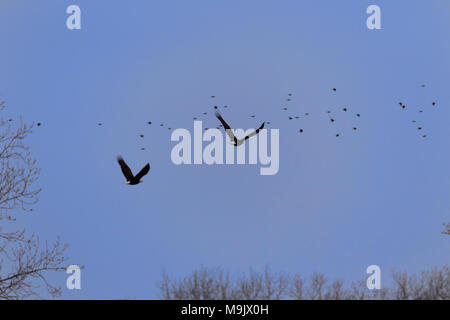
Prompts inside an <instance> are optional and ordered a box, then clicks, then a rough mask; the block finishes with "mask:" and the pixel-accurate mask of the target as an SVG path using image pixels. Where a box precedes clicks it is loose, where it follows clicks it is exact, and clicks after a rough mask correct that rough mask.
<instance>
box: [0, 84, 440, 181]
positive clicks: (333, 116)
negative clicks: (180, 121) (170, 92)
mask: <svg viewBox="0 0 450 320" xmlns="http://www.w3.org/2000/svg"><path fill="white" fill-rule="evenodd" d="M425 87H426V85H425V84H422V85H421V88H425ZM331 90H332V91H333V92H337V88H332V89H331ZM215 98H216V96H214V95H212V96H211V99H213V100H215ZM292 100H293V94H292V93H290V92H289V93H288V94H287V97H286V103H288V104H289V103H291V102H292ZM398 105H399V106H400V108H401V109H402V110H414V108H410V107H408V106H407V105H406V104H405V103H404V102H402V101H400V102H398ZM430 105H431V107H436V106H437V103H436V102H435V101H432V102H431V103H430ZM3 107H4V102H0V110H1V109H2V108H3ZM228 108H229V106H228V105H224V106H221V107H219V106H218V105H217V104H214V103H213V109H214V111H215V112H214V114H215V116H216V118H217V120H219V121H218V123H217V126H216V127H215V128H216V129H219V130H220V129H224V130H225V132H226V133H227V135H228V136H229V138H230V140H231V143H232V144H234V145H235V146H239V145H241V144H242V143H243V142H244V141H245V140H247V139H248V138H250V137H252V136H254V135H257V134H258V133H259V131H260V130H261V129H262V128H264V125H265V124H267V125H270V124H271V122H270V121H266V122H263V124H262V125H261V126H260V127H259V128H258V129H257V130H255V131H254V132H252V133H251V134H250V135H248V136H246V137H243V138H241V139H239V138H237V137H235V136H234V135H233V134H232V133H231V132H230V130H227V129H231V128H232V127H231V126H229V125H228V124H227V122H225V120H224V119H223V117H222V115H221V114H220V112H219V111H225V110H227V109H228ZM291 109H292V108H290V107H288V106H286V105H285V106H282V107H281V112H282V113H284V114H285V115H284V116H283V117H284V118H285V119H286V121H292V122H293V123H296V122H295V121H296V120H299V119H307V118H309V117H310V115H311V113H310V112H303V113H302V114H299V113H298V114H296V113H295V112H294V113H291ZM416 111H417V114H422V113H423V112H424V108H423V107H419V108H418V109H417V110H416ZM338 112H339V114H338ZM325 114H326V115H327V117H328V120H329V124H330V125H331V126H333V128H335V129H336V130H335V133H334V135H335V137H336V138H339V137H341V136H342V133H343V132H342V129H341V130H338V127H337V126H336V123H337V122H338V121H337V118H339V115H340V114H346V115H347V116H350V117H352V119H354V121H357V119H358V118H361V113H359V112H356V111H353V108H351V107H349V106H343V107H341V108H340V109H338V110H334V111H331V110H326V111H325ZM202 115H203V116H207V115H208V112H207V111H205V112H202ZM249 117H250V118H251V119H254V118H256V114H250V115H249ZM192 119H193V120H199V117H197V116H194V117H193V118H192ZM419 119H420V118H415V117H414V118H413V119H411V122H412V123H413V124H415V125H416V126H417V130H418V131H419V132H420V133H421V137H422V138H427V136H428V135H427V133H425V132H424V131H425V130H424V126H423V125H422V124H420V121H419ZM8 121H12V119H9V120H8ZM352 121H353V120H352ZM97 124H98V126H99V127H100V126H102V125H103V123H102V122H98V123H97ZM146 124H147V126H153V125H154V124H153V122H152V121H147V123H146ZM36 125H37V126H38V127H39V126H41V123H40V122H37V124H36ZM164 126H165V124H164V123H159V127H161V128H162V127H164ZM167 129H168V130H169V131H170V130H172V128H171V127H167ZM204 130H205V131H206V130H209V128H204ZM297 130H298V134H300V135H302V134H304V133H305V131H306V130H305V128H302V127H301V126H298V127H297ZM350 130H351V131H353V132H357V131H358V126H357V125H352V126H351V129H350ZM138 136H139V138H141V139H143V138H144V137H145V135H144V133H140V134H138ZM140 150H142V151H144V150H146V148H145V147H143V146H142V147H140ZM121 167H122V168H124V167H125V166H124V161H123V159H121ZM127 175H128V177H127V181H128V180H129V179H128V178H129V177H130V174H127ZM133 182H136V181H133Z"/></svg>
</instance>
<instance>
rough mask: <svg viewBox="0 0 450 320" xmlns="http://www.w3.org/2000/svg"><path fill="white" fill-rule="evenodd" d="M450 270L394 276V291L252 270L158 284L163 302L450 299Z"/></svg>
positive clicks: (198, 274)
mask: <svg viewBox="0 0 450 320" xmlns="http://www.w3.org/2000/svg"><path fill="white" fill-rule="evenodd" d="M449 279H450V268H449V267H447V266H444V267H443V268H442V269H433V270H431V271H424V272H422V273H421V274H420V275H419V276H416V275H413V276H408V275H407V274H406V273H401V272H394V273H393V280H394V281H393V283H394V286H393V287H392V288H381V289H379V290H370V289H368V288H367V286H366V282H365V281H358V282H353V283H352V284H351V286H350V287H349V288H346V287H345V285H344V281H343V280H336V281H334V282H331V283H330V284H328V281H327V279H326V277H325V276H324V275H323V274H320V273H314V274H313V275H312V276H311V278H310V280H309V281H307V280H305V279H304V278H303V277H301V276H300V275H298V274H295V275H293V276H288V275H285V274H282V273H273V272H271V271H270V269H269V268H268V267H266V269H265V270H264V272H256V271H253V270H250V271H249V272H248V273H247V274H244V275H242V276H241V277H239V278H232V277H231V276H230V275H229V274H228V273H225V272H224V271H223V270H222V269H208V268H205V267H202V268H201V269H200V270H196V271H194V272H192V273H191V274H190V275H189V276H187V277H185V278H183V279H182V280H176V279H171V278H170V277H169V276H168V275H167V274H166V273H164V274H163V278H162V280H161V281H160V282H159V283H158V288H159V296H160V298H162V299H181V300H188V299H189V300H190V299H192V300H201V299H208V300H216V299H217V300H221V299H222V300H223V299H226V300H233V299H241V300H258V299H264V300H273V299H298V300H301V299H305V300H306V299H310V300H323V299H326V300H385V299H396V300H403V299H427V300H434V299H442V300H448V299H450V295H449V291H450V280H449Z"/></svg>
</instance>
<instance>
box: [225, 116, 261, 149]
mask: <svg viewBox="0 0 450 320" xmlns="http://www.w3.org/2000/svg"><path fill="white" fill-rule="evenodd" d="M216 117H217V119H219V121H220V122H221V123H222V125H223V127H224V128H225V131H226V133H227V135H228V136H229V137H230V139H231V142H230V143H231V144H232V145H234V146H235V147H238V146H240V145H241V144H243V143H244V142H245V140H247V139H249V138H251V137H253V136H255V135H257V134H258V133H259V131H260V130H261V129H263V128H264V123H265V122H263V123H262V125H261V126H260V127H259V128H258V129H256V130H255V131H253V132H252V133H250V134H249V135H248V136H245V137H244V138H243V139H238V138H236V136H235V135H234V134H233V131H232V130H231V127H230V126H229V125H228V123H226V122H225V120H223V118H222V116H221V115H220V113H218V112H216Z"/></svg>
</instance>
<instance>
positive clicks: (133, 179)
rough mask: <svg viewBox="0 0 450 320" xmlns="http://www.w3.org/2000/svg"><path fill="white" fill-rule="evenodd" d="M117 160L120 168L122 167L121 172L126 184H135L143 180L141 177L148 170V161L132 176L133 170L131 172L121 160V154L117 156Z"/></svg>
mask: <svg viewBox="0 0 450 320" xmlns="http://www.w3.org/2000/svg"><path fill="white" fill-rule="evenodd" d="M117 162H118V163H119V165H120V169H122V173H123V175H124V176H125V179H126V180H127V182H126V184H129V185H136V184H139V183H142V182H144V180H141V178H142V177H143V176H145V175H146V174H147V173H148V172H149V171H150V163H147V164H146V165H145V167H144V168H142V169H141V171H139V173H138V174H137V175H135V176H134V175H133V172H131V169H130V168H129V167H128V166H127V164H126V163H125V160H123V158H122V157H121V156H118V157H117Z"/></svg>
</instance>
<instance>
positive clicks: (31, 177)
mask: <svg viewBox="0 0 450 320" xmlns="http://www.w3.org/2000/svg"><path fill="white" fill-rule="evenodd" d="M3 108H4V103H0V111H1V110H2V109H3ZM12 123H14V121H13V119H8V120H4V119H3V118H1V119H0V166H1V167H0V222H2V225H0V299H24V298H30V297H39V296H40V295H39V293H40V292H41V291H42V289H41V288H42V287H44V288H45V290H46V291H47V292H48V293H50V294H51V295H52V296H57V295H59V294H60V288H58V287H55V286H53V285H51V284H50V283H49V281H48V280H47V277H46V275H47V273H48V272H49V271H60V270H64V269H65V268H64V267H63V266H62V264H63V263H64V261H65V258H64V251H65V250H66V248H67V245H63V244H61V242H60V241H59V239H58V240H57V241H56V242H55V243H54V244H52V245H49V244H48V243H47V242H44V243H41V241H40V240H39V237H37V236H35V235H33V234H31V235H28V236H27V234H26V232H25V230H18V231H12V232H11V231H9V232H6V231H3V229H2V227H3V228H5V227H7V228H8V230H9V229H11V228H12V225H11V224H13V223H14V221H15V218H14V217H13V215H12V213H11V212H13V213H16V212H17V210H18V209H19V210H23V211H32V205H33V204H35V203H36V202H37V195H38V194H39V192H40V189H38V188H35V187H33V184H34V182H35V181H36V180H37V178H38V176H39V169H38V168H37V167H36V161H35V160H34V159H32V157H31V156H30V153H29V147H28V146H27V145H25V144H24V140H25V138H26V137H27V136H28V135H29V134H31V132H32V129H33V124H32V125H27V124H23V123H22V122H21V121H20V124H19V125H18V127H16V128H14V127H13V125H12Z"/></svg>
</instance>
